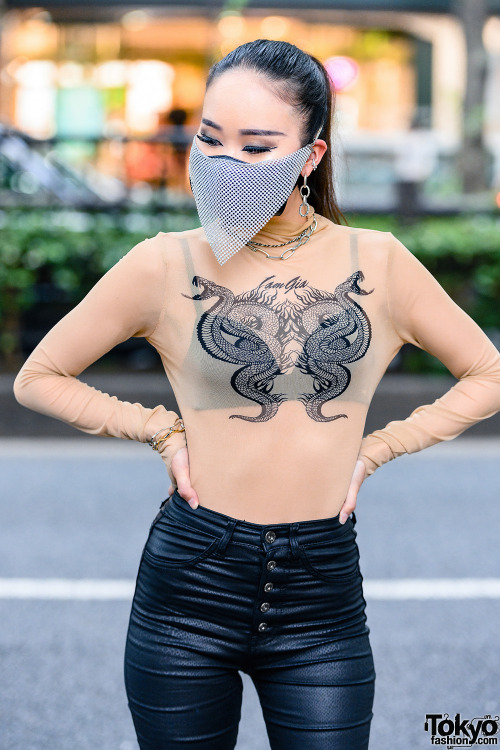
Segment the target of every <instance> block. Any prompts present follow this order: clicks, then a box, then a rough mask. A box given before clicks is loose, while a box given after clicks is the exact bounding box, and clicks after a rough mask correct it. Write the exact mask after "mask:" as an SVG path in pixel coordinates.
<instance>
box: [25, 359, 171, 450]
mask: <svg viewBox="0 0 500 750" xmlns="http://www.w3.org/2000/svg"><path fill="white" fill-rule="evenodd" d="M14 395H15V397H16V400H17V401H18V402H19V403H20V404H22V405H23V406H25V407H27V408H28V409H32V410H34V411H37V412H39V413H41V414H45V415H47V416H50V417H53V418H54V419H58V420H60V421H62V422H65V423H67V424H69V425H71V426H72V427H75V428H76V429H78V430H81V431H82V432H86V433H88V434H91V435H100V436H102V437H118V438H123V439H125V440H137V441H139V442H143V443H144V442H147V441H148V440H149V439H150V438H151V437H152V435H153V434H154V433H155V432H157V431H158V430H160V429H163V428H167V427H169V426H170V425H172V424H173V423H174V421H175V420H176V419H177V417H178V416H179V415H178V414H177V413H176V412H174V411H169V410H167V409H166V408H165V407H164V406H162V405H158V406H156V407H154V408H148V407H145V406H143V405H142V404H140V403H138V402H136V403H130V402H128V401H121V400H119V399H118V398H117V396H110V395H109V394H107V393H103V392H102V391H99V390H97V389H96V388H94V387H93V386H90V385H88V384H87V383H84V382H82V381H80V380H78V379H77V378H76V377H74V376H72V375H69V374H67V373H63V372H61V371H60V370H59V369H58V368H57V367H56V366H55V365H54V364H53V363H52V362H51V360H50V358H49V356H48V354H47V353H46V351H45V349H44V347H43V346H38V347H37V349H36V350H35V351H34V352H33V354H32V355H31V356H30V357H29V358H28V359H27V360H26V362H25V364H24V366H23V367H22V368H21V370H20V372H19V373H18V375H17V377H16V379H15V381H14ZM178 438H179V436H178V435H177V434H175V435H172V436H171V438H170V439H169V441H168V442H169V444H174V443H178V442H179V439H178Z"/></svg>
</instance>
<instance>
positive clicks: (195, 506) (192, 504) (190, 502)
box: [188, 497, 198, 508]
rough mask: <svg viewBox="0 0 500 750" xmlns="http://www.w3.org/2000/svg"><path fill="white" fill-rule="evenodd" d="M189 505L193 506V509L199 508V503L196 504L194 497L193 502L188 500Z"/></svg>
mask: <svg viewBox="0 0 500 750" xmlns="http://www.w3.org/2000/svg"><path fill="white" fill-rule="evenodd" d="M188 503H189V505H190V506H191V508H197V507H198V503H197V502H196V500H195V499H194V497H192V498H191V500H188Z"/></svg>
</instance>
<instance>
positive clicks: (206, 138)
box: [196, 133, 276, 154]
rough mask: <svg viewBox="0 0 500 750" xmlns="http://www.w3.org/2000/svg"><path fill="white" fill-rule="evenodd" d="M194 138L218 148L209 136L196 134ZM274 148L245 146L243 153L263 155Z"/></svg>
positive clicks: (216, 142)
mask: <svg viewBox="0 0 500 750" xmlns="http://www.w3.org/2000/svg"><path fill="white" fill-rule="evenodd" d="M196 137H197V138H199V140H200V141H202V142H203V143H206V144H208V145H209V146H217V145H218V146H220V145H221V144H220V142H219V141H217V140H215V139H214V138H210V136H208V135H205V133H201V134H199V133H197V134H196ZM274 148H276V146H245V148H244V149H243V151H246V152H247V153H249V154H263V153H265V152H266V151H272V150H273V149H274Z"/></svg>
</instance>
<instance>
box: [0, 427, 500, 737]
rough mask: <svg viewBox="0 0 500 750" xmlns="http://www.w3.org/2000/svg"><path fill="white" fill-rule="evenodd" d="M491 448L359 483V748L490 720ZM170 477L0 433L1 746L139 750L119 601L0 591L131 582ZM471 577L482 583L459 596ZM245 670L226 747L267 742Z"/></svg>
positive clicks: (494, 660) (420, 462)
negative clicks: (409, 585) (232, 737)
mask: <svg viewBox="0 0 500 750" xmlns="http://www.w3.org/2000/svg"><path fill="white" fill-rule="evenodd" d="M499 458H500V440H498V439H497V440H495V439H488V438H484V439H483V438H478V437H475V438H473V439H470V438H469V439H467V437H466V436H462V437H460V438H457V439H456V440H455V441H452V442H451V443H444V444H440V445H437V446H434V447H433V448H428V449H427V450H425V451H422V452H421V453H418V454H414V455H412V456H403V457H400V458H398V459H397V460H396V461H394V462H392V463H390V464H388V465H386V466H383V467H381V468H380V469H379V470H378V471H377V472H376V473H375V474H374V475H373V476H372V477H370V478H369V479H368V480H367V481H366V482H365V484H364V485H363V486H362V488H361V492H360V494H359V497H358V507H357V511H356V515H357V519H358V523H357V526H356V529H357V532H358V537H357V541H358V545H359V548H360V552H361V570H362V573H363V576H364V581H365V596H366V599H367V615H368V625H369V626H370V629H371V642H372V648H373V651H374V657H375V666H376V672H377V683H376V695H375V704H374V709H373V710H374V719H373V722H372V730H371V742H370V750H392V749H394V750H407V749H408V748H412V750H420V748H422V750H424V749H425V748H430V747H431V743H430V738H429V734H428V733H427V732H425V730H424V720H425V714H426V713H443V714H444V713H448V714H449V715H450V716H451V717H454V716H455V714H456V713H460V714H461V717H462V719H463V718H474V717H481V716H484V715H485V714H491V715H498V714H500V690H499V685H500V638H499V635H500V625H499V623H500V547H499V545H498V538H499V531H500V461H499ZM167 486H168V477H167V475H166V471H165V469H164V466H163V464H162V462H161V460H160V458H159V456H158V455H157V454H155V453H153V452H152V451H151V450H150V449H149V448H148V446H146V445H141V444H137V443H133V442H129V441H120V440H116V439H107V438H93V439H91V440H88V439H85V440H76V439H74V440H71V441H67V440H64V439H63V440H47V439H45V440H44V439H37V438H29V439H26V440H20V439H19V440H18V439H10V440H8V439H4V440H0V498H1V500H0V650H1V664H2V686H1V688H0V747H1V748H2V750H137V747H138V745H137V742H136V740H135V734H134V729H133V725H132V720H131V717H130V714H129V712H128V707H127V703H126V695H125V689H124V685H123V676H122V675H123V672H122V668H123V667H122V665H123V648H124V643H125V635H126V629H127V625H128V616H129V611H130V602H131V595H130V596H129V595H128V594H127V593H125V594H123V595H122V596H121V598H120V596H118V598H112V597H109V598H104V599H101V600H99V599H97V598H93V599H78V598H71V597H70V598H60V599H58V598H54V597H52V598H47V599H36V598H33V597H32V594H30V593H29V590H28V591H27V592H26V593H25V594H20V593H19V589H16V590H17V594H16V595H13V594H9V593H8V587H7V589H6V588H5V586H6V585H7V584H8V583H9V581H11V582H12V580H13V579H37V580H38V581H40V579H43V580H46V579H54V578H57V579H68V580H69V581H71V580H74V579H91V580H92V581H95V580H96V579H97V580H98V581H116V580H118V581H124V582H125V584H126V586H127V585H128V586H129V585H130V584H131V582H132V581H133V580H134V579H135V576H136V573H137V566H138V562H139V558H140V553H141V551H142V547H143V545H144V541H145V538H146V534H147V531H148V529H149V524H150V522H151V520H152V519H153V517H154V516H155V515H156V512H157V509H158V506H159V504H160V502H161V501H162V500H163V499H164V498H165V497H166V495H167ZM468 578H473V579H481V580H483V579H486V585H487V584H488V581H489V583H490V584H493V589H492V588H491V586H490V591H489V595H488V594H487V593H483V594H482V595H481V596H473V597H472V598H471V597H470V596H468V595H467V590H468V589H467V586H466V585H465V584H466V582H465V583H464V581H463V579H468ZM397 579H412V581H413V580H414V579H419V580H420V579H424V587H423V593H422V592H420V594H419V593H418V592H419V589H418V588H416V589H415V587H414V588H413V589H411V590H412V591H414V594H412V595H411V596H410V598H404V599H400V598H395V594H394V592H395V591H396V589H395V587H394V585H395V584H396V581H397ZM436 579H448V580H450V579H453V580H454V581H455V582H456V584H457V589H456V591H455V592H454V593H453V589H452V588H451V585H450V584H448V585H446V586H445V591H444V593H441V594H440V593H439V592H438V593H437V594H436V592H435V591H434V594H433V593H432V592H433V588H432V585H433V582H434V583H436ZM377 582H378V584H379V589H378V594H377V589H376V586H375V584H376V583H377ZM14 583H16V582H15V581H14ZM483 583H484V580H483ZM17 584H19V582H17V583H16V585H17ZM2 586H3V589H2ZM495 586H496V588H495ZM479 587H480V582H478V581H475V582H474V583H473V590H474V591H475V592H476V593H477V592H478V591H479ZM408 590H410V589H408ZM370 591H371V592H372V593H371V594H370ZM450 592H451V593H450ZM495 592H496V593H495ZM47 596H49V595H47ZM422 597H423V598H422ZM242 678H243V683H244V696H243V708H242V719H241V723H240V730H239V736H238V744H237V750H269V744H268V741H267V737H266V731H265V726H264V722H263V718H262V714H261V710H260V705H259V702H258V698H257V694H256V692H255V689H254V687H253V684H252V682H251V680H250V679H249V678H248V676H247V675H245V674H242ZM497 737H498V742H499V743H500V734H499V735H497ZM332 750H334V748H332Z"/></svg>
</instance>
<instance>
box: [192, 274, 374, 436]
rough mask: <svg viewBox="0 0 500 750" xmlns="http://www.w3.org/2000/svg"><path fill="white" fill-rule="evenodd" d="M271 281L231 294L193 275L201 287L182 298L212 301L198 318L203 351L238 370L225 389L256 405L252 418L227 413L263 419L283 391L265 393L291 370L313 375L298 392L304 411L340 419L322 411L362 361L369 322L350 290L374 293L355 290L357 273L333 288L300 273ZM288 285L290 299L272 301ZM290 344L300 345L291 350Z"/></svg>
mask: <svg viewBox="0 0 500 750" xmlns="http://www.w3.org/2000/svg"><path fill="white" fill-rule="evenodd" d="M274 278H275V277H274V276H268V277H267V278H266V279H264V280H263V281H262V282H261V283H260V284H259V285H258V286H257V287H255V288H254V289H251V290H250V291H248V292H244V293H242V294H238V295H235V294H234V293H233V292H232V291H231V290H230V289H228V288H227V287H224V286H220V285H219V284H216V283H215V282H213V281H210V280H209V279H205V278H203V277H202V276H194V277H193V280H192V284H193V285H194V286H195V287H196V288H198V289H200V292H199V293H197V294H194V295H193V296H192V297H191V296H189V295H187V294H183V295H182V296H183V297H187V298H188V299H192V300H208V299H212V298H215V302H214V304H213V305H212V306H211V307H210V308H209V309H208V310H207V311H206V312H204V313H203V314H202V315H201V317H200V319H199V321H198V324H197V336H198V340H199V342H200V344H201V346H202V347H203V348H204V349H205V351H206V352H208V354H210V356H212V357H214V358H215V359H218V360H222V361H223V362H228V363H232V364H234V365H236V366H237V367H238V369H236V370H235V372H234V373H233V375H232V377H231V386H232V388H233V389H234V390H235V391H236V392H237V393H239V394H240V395H241V396H243V397H244V398H247V399H250V400H251V401H253V402H255V403H256V404H259V405H260V407H261V412H260V414H258V415H257V416H255V417H250V416H245V415H242V414H231V415H230V417H229V418H230V419H245V420H247V421H249V422H266V421H267V420H269V419H271V418H272V417H274V416H275V414H276V413H277V412H278V409H279V406H280V404H281V403H282V402H283V401H286V400H287V397H286V395H284V394H282V393H273V392H272V389H273V387H274V384H275V379H276V378H277V377H278V375H285V374H286V372H287V370H288V371H289V370H290V368H293V367H297V368H298V369H299V370H300V371H301V372H302V373H304V374H305V375H308V376H310V377H311V378H312V390H313V392H311V393H301V394H300V396H299V397H298V398H299V401H301V402H302V403H303V404H304V406H305V409H306V412H307V414H308V416H309V417H310V418H311V419H314V420H315V421H317V422H331V421H333V420H335V419H340V418H341V417H344V418H346V419H347V414H336V415H335V416H330V417H327V416H325V415H324V414H323V413H322V408H323V406H324V405H325V404H326V403H327V402H328V401H331V400H332V399H334V398H336V397H337V396H339V395H340V394H342V393H343V392H344V391H345V390H346V388H347V387H348V385H349V383H350V380H351V373H350V371H349V369H348V367H347V365H349V364H350V363H352V362H356V360H358V359H361V357H363V356H364V355H365V354H366V352H367V350H368V347H369V345H370V341H371V336H372V329H371V325H370V321H369V319H368V317H367V315H366V313H365V311H364V310H363V308H362V307H361V305H359V304H358V302H356V300H355V299H353V298H352V297H351V296H350V295H366V294H371V293H372V292H373V291H374V290H373V289H371V290H370V291H365V290H364V289H361V288H360V286H359V284H360V282H362V281H364V274H363V272H362V271H360V270H359V271H356V272H355V273H353V274H351V276H349V277H348V278H347V279H346V280H345V281H343V282H342V283H340V284H339V285H338V286H337V287H336V288H335V291H334V292H333V293H332V292H327V291H322V290H320V289H315V288H314V287H313V286H311V285H310V284H308V282H307V281H306V280H303V279H301V277H300V276H298V277H295V279H291V280H290V281H289V282H287V283H286V284H285V283H280V282H275V281H274V282H273V279H274ZM292 290H293V292H294V294H295V299H293V300H292V299H290V298H285V299H284V300H283V299H280V300H278V299H277V297H278V292H279V291H281V292H282V294H281V298H282V297H283V293H284V294H286V293H288V292H289V291H292ZM349 337H351V338H349ZM352 337H354V338H352ZM297 343H298V344H299V346H300V347H301V349H300V350H299V351H298V352H297V351H296V350H292V351H290V346H294V345H297ZM293 354H296V355H297V356H296V359H295V361H294V359H293V356H292V355H293Z"/></svg>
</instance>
